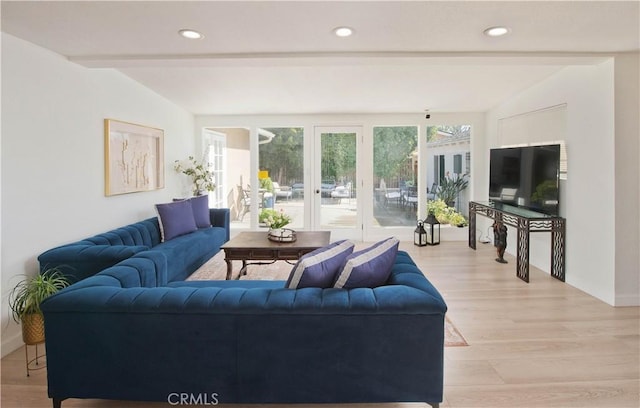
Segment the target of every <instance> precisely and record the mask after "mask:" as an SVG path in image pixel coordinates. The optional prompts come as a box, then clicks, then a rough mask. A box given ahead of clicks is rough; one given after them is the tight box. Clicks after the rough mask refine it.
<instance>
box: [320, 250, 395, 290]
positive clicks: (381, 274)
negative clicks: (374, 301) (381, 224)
mask: <svg viewBox="0 0 640 408" xmlns="http://www.w3.org/2000/svg"><path fill="white" fill-rule="evenodd" d="M399 244H400V241H399V240H398V239H397V238H387V239H385V240H384V241H380V242H378V243H376V244H375V245H372V246H371V247H369V248H367V249H363V250H362V251H358V252H354V253H353V254H351V255H349V256H348V257H347V259H346V260H345V262H344V265H343V266H342V269H341V270H340V272H338V275H337V277H336V280H335V283H334V285H333V287H335V288H344V289H351V288H375V287H378V286H382V285H384V284H385V283H387V280H388V279H389V275H390V274H391V268H392V267H393V264H394V262H395V260H396V255H397V254H398V245H399Z"/></svg>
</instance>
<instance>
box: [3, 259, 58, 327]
mask: <svg viewBox="0 0 640 408" xmlns="http://www.w3.org/2000/svg"><path fill="white" fill-rule="evenodd" d="M67 286H69V281H68V280H67V278H66V277H65V276H64V274H63V273H62V272H61V271H60V270H59V269H57V268H52V269H47V270H45V271H44V272H42V273H40V274H38V275H36V276H33V277H27V278H25V279H23V280H21V281H20V282H18V284H17V285H16V286H15V287H14V288H13V290H12V291H11V293H10V295H9V307H10V308H11V315H12V317H13V320H15V321H16V323H19V322H20V321H22V320H23V318H24V317H25V316H27V315H31V314H39V315H42V310H40V304H41V303H42V301H43V300H45V299H46V298H48V297H49V296H51V295H53V294H54V293H56V292H58V291H60V290H61V289H64V288H66V287H67Z"/></svg>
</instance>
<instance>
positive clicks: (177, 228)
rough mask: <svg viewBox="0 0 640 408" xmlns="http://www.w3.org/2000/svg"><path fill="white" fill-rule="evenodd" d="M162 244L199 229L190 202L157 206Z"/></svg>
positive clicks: (183, 201)
mask: <svg viewBox="0 0 640 408" xmlns="http://www.w3.org/2000/svg"><path fill="white" fill-rule="evenodd" d="M156 211H157V213H158V224H160V236H161V237H162V242H166V241H168V240H170V239H172V238H175V237H177V236H180V235H184V234H188V233H190V232H193V231H195V230H197V229H198V227H197V226H196V220H195V219H194V218H193V210H192V209H191V202H190V200H182V201H174V202H172V203H166V204H156Z"/></svg>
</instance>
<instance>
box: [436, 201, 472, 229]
mask: <svg viewBox="0 0 640 408" xmlns="http://www.w3.org/2000/svg"><path fill="white" fill-rule="evenodd" d="M427 213H429V214H433V215H435V217H436V219H437V220H438V222H439V223H440V224H451V225H468V221H467V219H466V218H465V217H464V215H462V214H460V213H459V212H457V211H456V209H455V208H453V207H449V206H448V205H447V203H445V202H444V201H443V200H440V199H438V200H429V201H427Z"/></svg>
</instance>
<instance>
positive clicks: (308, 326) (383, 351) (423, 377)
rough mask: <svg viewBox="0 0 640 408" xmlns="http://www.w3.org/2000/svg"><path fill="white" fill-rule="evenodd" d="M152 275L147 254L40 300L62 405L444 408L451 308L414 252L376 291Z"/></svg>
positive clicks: (402, 255)
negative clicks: (407, 407)
mask: <svg viewBox="0 0 640 408" xmlns="http://www.w3.org/2000/svg"><path fill="white" fill-rule="evenodd" d="M155 269H156V264H155V262H154V260H153V259H151V258H149V257H145V256H144V254H137V255H135V256H133V257H131V258H129V259H127V260H124V261H122V262H120V263H119V264H118V265H116V266H113V267H111V268H107V269H105V270H104V271H102V272H100V273H98V274H96V275H95V276H93V277H89V278H87V279H84V280H82V281H80V282H78V283H76V284H74V285H72V286H70V287H68V288H66V289H64V290H62V291H60V292H59V293H57V294H55V295H53V296H51V297H50V298H48V299H46V300H45V301H44V302H43V303H42V310H43V312H44V317H45V330H46V349H47V371H48V372H47V375H48V392H49V397H51V398H53V406H54V407H60V406H61V405H62V400H64V399H67V398H81V399H84V398H99V399H115V400H138V401H164V402H168V403H170V404H172V405H175V403H176V402H178V401H186V402H187V403H200V404H205V405H206V404H207V403H208V405H213V403H214V402H215V403H217V402H219V403H221V404H222V403H377V402H411V401H413V402H417V401H419V402H427V403H429V404H431V405H433V406H437V405H438V403H439V402H441V401H442V394H443V354H444V316H445V312H446V310H447V306H446V304H445V302H444V300H443V299H442V297H441V296H440V293H438V291H437V290H436V288H435V287H433V285H432V284H431V283H430V282H429V281H428V280H427V279H426V278H425V276H424V275H423V274H422V272H421V271H420V270H419V269H418V268H417V266H416V265H415V263H414V262H413V260H412V259H411V258H410V257H409V255H408V254H407V253H406V252H403V251H399V252H398V255H397V257H396V261H395V264H394V266H393V269H392V272H391V276H390V278H389V280H388V282H387V284H386V285H384V286H381V287H377V288H375V289H369V288H357V289H333V288H332V289H319V288H304V289H285V288H284V283H285V282H284V281H241V280H240V281H174V282H172V283H169V284H167V285H164V281H165V278H164V277H162V276H160V275H161V274H159V273H158V272H157V271H156V270H155Z"/></svg>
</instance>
